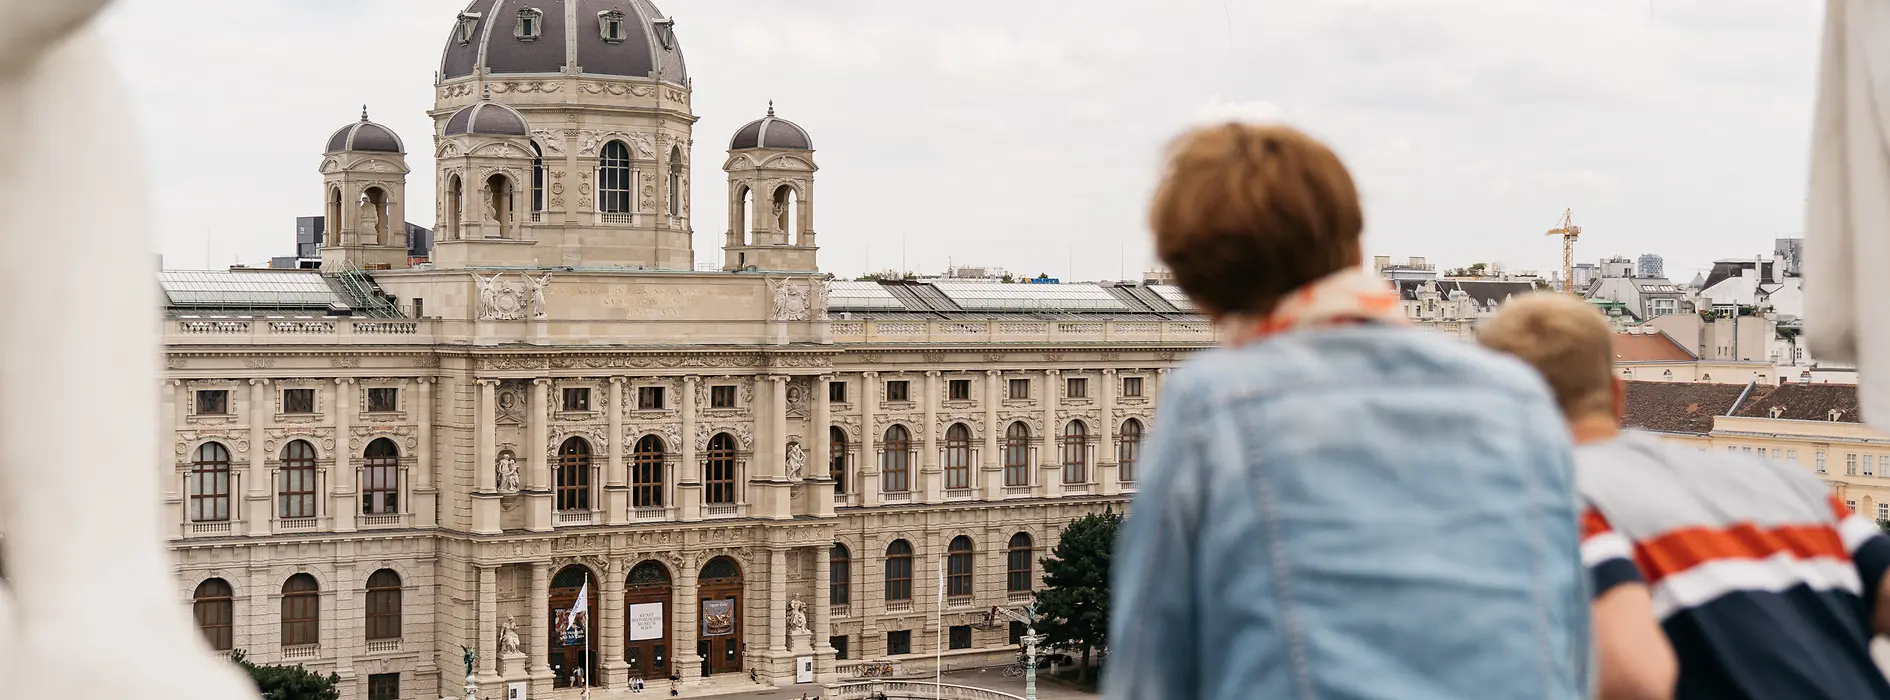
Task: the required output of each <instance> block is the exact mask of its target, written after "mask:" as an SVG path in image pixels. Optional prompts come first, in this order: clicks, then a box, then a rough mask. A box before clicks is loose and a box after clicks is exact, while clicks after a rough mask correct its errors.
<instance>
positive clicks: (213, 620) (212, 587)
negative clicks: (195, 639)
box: [190, 578, 236, 651]
mask: <svg viewBox="0 0 1890 700" xmlns="http://www.w3.org/2000/svg"><path fill="white" fill-rule="evenodd" d="M234 596H235V592H234V591H231V590H230V584H229V582H228V581H224V580H223V579H220V578H213V579H209V580H206V581H204V582H203V583H199V584H197V592H196V593H194V594H192V595H191V596H190V611H191V613H193V614H194V615H195V616H196V618H197V631H199V632H202V633H203V638H204V641H207V642H209V643H210V648H211V649H213V650H216V651H229V650H231V649H233V648H235V647H236V640H235V638H234V637H233V636H232V632H233V631H234V629H235V628H234V626H233V621H234V615H235V614H236V606H235V603H234V602H233V601H232V598H233V597H234Z"/></svg>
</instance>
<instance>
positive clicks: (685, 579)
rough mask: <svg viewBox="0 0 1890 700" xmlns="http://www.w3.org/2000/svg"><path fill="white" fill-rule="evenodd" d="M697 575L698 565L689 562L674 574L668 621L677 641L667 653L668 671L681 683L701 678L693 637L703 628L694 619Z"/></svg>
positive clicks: (697, 620)
mask: <svg viewBox="0 0 1890 700" xmlns="http://www.w3.org/2000/svg"><path fill="white" fill-rule="evenodd" d="M699 573H701V562H696V561H690V560H688V559H685V560H683V565H682V570H681V571H678V572H676V613H675V615H676V616H675V617H674V618H672V619H671V620H670V630H671V633H670V636H671V637H672V638H674V639H675V640H676V648H675V649H673V650H672V651H671V652H670V668H672V669H674V672H675V673H676V675H678V676H681V677H682V678H683V679H684V680H688V679H691V678H701V677H702V655H701V654H700V653H698V652H697V649H696V633H697V631H698V625H700V624H702V622H701V620H699V619H697V616H696V606H697V605H700V602H699V600H700V599H701V592H700V591H699V590H698V589H697V587H696V576H697V574H699Z"/></svg>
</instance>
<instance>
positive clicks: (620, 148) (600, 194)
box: [597, 141, 632, 214]
mask: <svg viewBox="0 0 1890 700" xmlns="http://www.w3.org/2000/svg"><path fill="white" fill-rule="evenodd" d="M630 185H631V183H630V147H629V146H625V145H624V144H623V142H622V141H612V142H610V143H606V144H604V151H603V154H602V157H600V158H599V159H598V161H597V210H598V211H601V212H604V213H606V214H628V213H630V212H631V211H632V209H631V197H630V195H631V191H630Z"/></svg>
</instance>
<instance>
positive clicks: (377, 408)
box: [367, 387, 400, 413]
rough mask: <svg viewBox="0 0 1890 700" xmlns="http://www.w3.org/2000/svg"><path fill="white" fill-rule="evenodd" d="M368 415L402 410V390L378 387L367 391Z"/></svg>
mask: <svg viewBox="0 0 1890 700" xmlns="http://www.w3.org/2000/svg"><path fill="white" fill-rule="evenodd" d="M367 410H368V413H392V412H394V411H398V410H400V390H399V389H390V388H387V387H376V388H372V389H368V390H367Z"/></svg>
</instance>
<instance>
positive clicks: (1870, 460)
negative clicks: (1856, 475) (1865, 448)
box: [1864, 455, 1877, 476]
mask: <svg viewBox="0 0 1890 700" xmlns="http://www.w3.org/2000/svg"><path fill="white" fill-rule="evenodd" d="M1876 475H1877V455H1864V476H1876Z"/></svg>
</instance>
